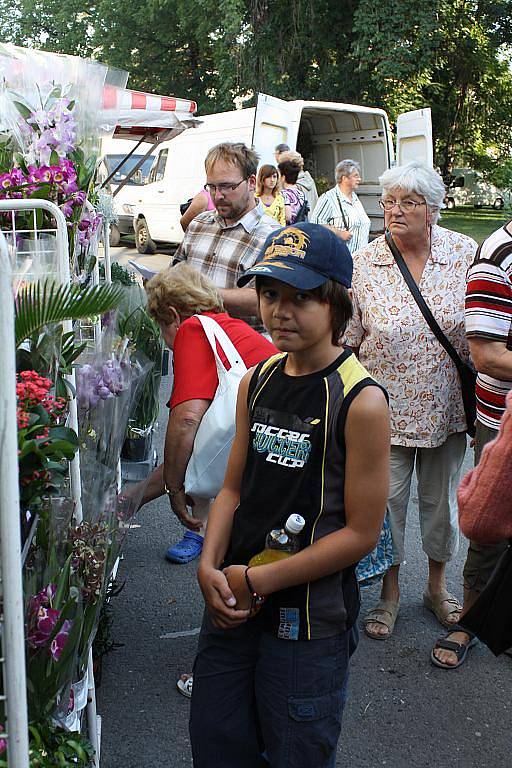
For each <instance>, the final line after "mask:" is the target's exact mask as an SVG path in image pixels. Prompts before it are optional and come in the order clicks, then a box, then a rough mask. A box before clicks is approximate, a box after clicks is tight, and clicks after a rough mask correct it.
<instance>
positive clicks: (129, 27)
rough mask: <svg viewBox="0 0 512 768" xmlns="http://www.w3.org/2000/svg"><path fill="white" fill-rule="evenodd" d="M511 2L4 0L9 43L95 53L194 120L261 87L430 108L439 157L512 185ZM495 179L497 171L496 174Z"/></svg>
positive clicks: (394, 110)
mask: <svg viewBox="0 0 512 768" xmlns="http://www.w3.org/2000/svg"><path fill="white" fill-rule="evenodd" d="M511 12H512V0H493V2H492V3H491V2H489V0H416V1H415V2H414V3H409V4H406V3H403V2H399V0H380V2H378V3H376V2H375V0H291V1H290V0H286V1H285V0H272V2H270V0H215V2H213V0H141V2H138V3H135V2H133V0H115V2H114V0H67V2H66V3H63V2H62V0H12V2H11V3H10V4H9V7H8V8H7V7H5V8H4V9H1V10H0V33H1V34H2V38H3V39H4V40H11V41H13V42H16V43H18V44H20V45H33V46H36V47H42V48H46V49H48V50H53V51H60V52H63V53H71V54H78V55H80V56H91V57H95V58H97V59H100V60H101V61H103V62H105V63H108V64H110V65H112V66H115V67H119V68H121V69H126V70H128V71H129V72H130V81H129V84H130V85H131V86H132V87H134V88H140V89H143V90H147V91H153V92H155V93H175V94H177V95H179V96H182V97H189V98H193V99H195V100H196V101H198V103H199V107H200V112H201V113H202V114H205V113H208V112H216V111H221V110H227V109H232V108H233V106H234V104H235V103H243V104H245V105H250V104H253V103H254V99H255V94H257V93H258V91H263V92H266V93H271V94H273V95H275V96H278V97H281V98H286V99H294V98H305V99H323V100H328V101H345V102H354V103H357V104H370V105H374V106H382V107H383V108H385V109H386V110H387V112H388V113H389V115H390V117H391V119H392V120H394V119H395V118H396V116H397V115H398V114H399V113H400V112H402V111H404V110H408V109H417V108H420V107H424V106H431V108H432V117H433V126H434V138H435V147H436V161H437V163H438V164H439V166H440V167H441V169H442V171H443V172H444V173H445V174H448V173H449V171H450V169H451V167H452V166H453V165H460V164H464V165H471V166H473V167H475V168H479V169H481V170H483V171H484V173H486V174H487V175H490V176H493V177H495V178H498V177H500V178H501V177H502V176H503V175H505V177H506V178H507V179H509V181H508V184H510V183H511V181H510V171H507V170H506V169H507V168H508V169H510V165H511V163H510V156H511V149H512V134H511V131H510V115H511V114H512V111H511V107H512V74H511V58H512V57H511V50H512V26H511V25H510V18H511V16H512V13H511ZM502 181H503V179H502Z"/></svg>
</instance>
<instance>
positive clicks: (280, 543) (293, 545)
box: [249, 515, 306, 568]
mask: <svg viewBox="0 0 512 768" xmlns="http://www.w3.org/2000/svg"><path fill="white" fill-rule="evenodd" d="M305 524H306V521H305V520H304V518H303V517H301V516H300V515H290V517H289V518H288V520H287V521H286V524H285V526H284V528H274V529H273V530H272V531H270V532H269V533H268V534H267V539H266V541H265V549H264V550H263V551H262V552H259V553H258V554H257V555H254V557H251V559H250V560H249V566H250V567H251V568H253V567H254V566H255V565H266V564H267V563H275V562H276V560H283V559H284V558H285V557H290V555H294V554H295V553H296V552H298V551H299V548H300V542H299V534H300V532H301V531H302V529H303V528H304V526H305Z"/></svg>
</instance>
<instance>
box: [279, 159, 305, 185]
mask: <svg viewBox="0 0 512 768" xmlns="http://www.w3.org/2000/svg"><path fill="white" fill-rule="evenodd" d="M278 168H279V172H280V173H282V174H283V176H284V178H285V180H286V183H287V184H295V183H296V181H297V179H298V178H299V173H300V171H301V168H300V165H299V163H297V162H296V161H295V160H284V161H283V162H282V163H279V165H278Z"/></svg>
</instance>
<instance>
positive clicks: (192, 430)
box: [142, 262, 276, 563]
mask: <svg viewBox="0 0 512 768" xmlns="http://www.w3.org/2000/svg"><path fill="white" fill-rule="evenodd" d="M146 291H147V294H148V310H149V312H150V314H151V315H152V316H153V317H154V319H155V320H156V322H157V323H158V325H159V326H160V329H161V331H162V336H163V338H164V341H165V343H166V344H167V346H168V347H169V349H172V350H173V368H174V383H173V389H172V394H171V399H170V402H169V406H170V414H169V422H168V425H167V433H166V438H165V448H164V463H163V464H162V465H161V466H159V467H158V468H157V469H155V471H154V472H153V474H152V475H151V476H150V479H149V482H148V486H147V490H146V493H145V495H144V498H143V502H142V503H143V504H145V503H146V502H148V501H151V500H152V499H156V498H158V497H159V496H162V495H163V494H164V493H167V494H168V496H169V501H170V504H171V508H172V510H173V512H174V513H175V514H176V516H177V517H178V519H179V520H180V521H181V523H183V525H184V526H185V528H187V531H186V532H185V535H184V537H183V539H182V540H181V541H179V542H177V543H176V544H174V545H173V546H171V547H169V549H168V550H167V554H166V557H167V559H168V560H170V561H171V562H173V563H188V562H189V561H190V560H193V559H194V558H196V557H198V556H199V555H200V554H201V549H202V546H203V535H204V529H205V525H206V519H207V516H208V511H209V506H210V504H209V502H205V501H204V500H199V499H198V500H197V501H196V502H195V503H194V500H193V499H190V498H188V497H186V496H185V488H184V480H185V473H186V469H187V464H188V462H189V459H190V457H191V455H192V449H193V445H194V438H195V435H196V432H197V430H198V428H199V424H200V423H201V419H202V418H203V416H204V414H205V413H206V411H207V410H208V407H209V405H210V403H211V402H212V400H213V398H214V397H215V392H216V390H217V386H218V378H217V366H216V363H215V358H214V355H213V351H212V348H211V347H210V344H209V342H208V340H207V338H206V335H205V333H204V331H203V327H202V325H201V323H200V322H199V320H198V319H197V318H196V317H193V315H198V314H201V315H207V316H208V317H212V318H213V319H214V320H215V321H216V322H217V323H219V325H220V326H221V328H222V329H223V330H224V332H225V333H226V334H227V336H228V337H229V339H230V340H231V342H232V343H233V345H234V347H235V348H236V350H237V351H238V352H239V354H240V355H241V357H242V359H243V361H244V363H245V365H246V366H247V368H250V367H251V366H253V365H256V364H257V363H259V362H260V361H261V360H265V359H266V358H268V357H270V356H271V355H273V354H275V352H276V349H275V347H274V346H273V344H271V342H270V341H267V339H265V338H264V337H263V336H261V335H260V334H259V333H257V332H256V331H255V330H253V329H252V328H251V327H250V326H249V325H247V323H245V322H244V321H243V320H237V319H235V318H233V317H230V316H229V315H228V314H227V313H226V312H225V311H224V306H223V303H222V298H221V296H220V294H219V292H218V290H217V288H216V287H215V286H214V284H213V283H212V282H211V281H210V280H208V279H207V278H206V277H205V276H204V275H202V274H201V273H200V272H197V271H196V270H195V269H192V267H190V266H189V265H188V264H186V263H185V262H182V263H180V264H178V265H177V266H175V267H171V268H169V269H166V270H164V271H163V272H159V273H158V274H157V275H155V277H153V278H152V279H151V280H150V281H149V282H148V283H147V284H146ZM218 352H219V355H220V358H221V360H222V362H223V363H224V364H225V365H226V367H227V366H228V363H227V360H226V358H225V356H224V353H223V352H222V350H221V349H220V348H219V349H218ZM190 502H192V504H191V503H190ZM187 504H188V506H187Z"/></svg>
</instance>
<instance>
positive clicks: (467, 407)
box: [386, 230, 476, 437]
mask: <svg viewBox="0 0 512 768" xmlns="http://www.w3.org/2000/svg"><path fill="white" fill-rule="evenodd" d="M386 242H387V244H388V246H389V249H390V251H391V253H392V254H393V257H394V259H395V261H396V263H397V266H398V269H399V270H400V272H401V273H402V277H403V278H404V280H405V282H406V283H407V287H408V288H409V290H410V292H411V293H412V297H413V299H414V301H415V302H416V304H417V305H418V307H419V310H420V312H421V314H422V315H423V317H424V318H425V320H426V321H427V323H428V326H429V328H430V330H431V331H432V333H433V334H434V336H435V337H436V339H437V340H438V342H439V343H440V344H441V346H442V347H443V348H444V349H445V350H446V352H447V353H448V354H449V355H450V357H451V359H452V360H453V362H454V364H455V367H456V368H457V373H458V374H459V377H460V383H461V392H462V400H463V403H464V412H465V414H466V423H467V432H468V434H469V435H470V436H471V437H474V436H475V420H476V393H475V383H476V371H475V370H474V368H472V367H471V366H470V365H468V364H467V363H465V362H464V361H463V360H462V358H461V357H460V355H459V353H458V352H457V350H456V349H455V347H454V346H453V345H452V344H451V342H450V341H448V339H447V338H446V336H445V334H444V333H443V331H442V330H441V328H440V327H439V325H438V323H437V320H436V319H435V317H434V315H433V314H432V312H431V311H430V309H429V307H428V305H427V302H426V301H425V299H424V298H423V296H422V295H421V291H420V289H419V288H418V285H417V283H416V280H415V279H414V278H413V276H412V275H411V273H410V271H409V267H408V266H407V264H406V263H405V260H404V257H403V256H402V254H401V253H400V251H399V249H398V246H397V244H396V243H395V241H394V240H393V237H392V235H391V232H389V230H386Z"/></svg>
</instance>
